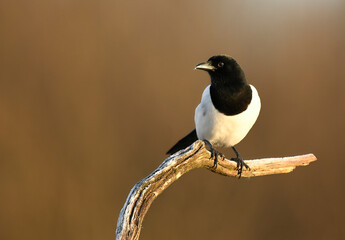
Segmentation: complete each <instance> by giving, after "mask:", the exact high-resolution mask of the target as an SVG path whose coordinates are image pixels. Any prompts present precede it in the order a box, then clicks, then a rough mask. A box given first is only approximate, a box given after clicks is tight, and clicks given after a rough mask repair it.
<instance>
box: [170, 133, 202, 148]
mask: <svg viewBox="0 0 345 240" xmlns="http://www.w3.org/2000/svg"><path fill="white" fill-rule="evenodd" d="M196 140H198V137H197V135H196V130H195V129H194V130H193V131H191V132H190V133H188V135H187V136H185V137H184V138H182V139H181V140H180V141H178V142H177V143H176V144H175V145H174V146H173V147H172V148H170V150H169V151H168V152H167V154H174V153H175V152H177V151H180V150H181V149H185V148H186V147H188V146H189V145H191V144H192V143H193V142H195V141H196Z"/></svg>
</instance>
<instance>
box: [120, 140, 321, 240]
mask: <svg viewBox="0 0 345 240" xmlns="http://www.w3.org/2000/svg"><path fill="white" fill-rule="evenodd" d="M315 160H316V157H315V156H314V154H306V155H300V156H295V157H283V158H264V159H256V160H249V161H248V160H247V161H245V163H246V164H248V166H249V167H250V170H246V169H243V173H242V177H256V176H263V175H270V174H280V173H288V172H291V171H292V170H293V169H295V168H296V167H297V166H306V165H308V164H309V163H311V162H313V161H315ZM236 166H237V163H236V162H234V161H230V160H228V159H224V160H220V161H219V162H218V166H217V168H216V169H215V168H214V167H213V160H210V152H209V151H207V149H206V148H205V144H204V142H203V141H196V142H195V143H194V144H192V145H191V146H190V147H188V148H186V149H185V150H182V151H180V152H177V153H175V154H174V155H171V156H170V157H168V158H167V159H166V160H164V162H163V163H162V164H161V165H160V166H159V167H158V168H157V169H156V170H155V171H154V172H153V173H151V174H150V175H149V176H147V177H145V178H144V179H142V180H141V181H140V182H138V183H137V184H135V185H134V187H133V188H132V190H131V191H130V193H129V195H128V197H127V200H126V202H125V205H124V206H123V208H122V209H121V212H120V216H119V219H118V222H117V228H116V239H117V240H120V239H121V240H124V239H126V240H128V239H130V240H134V239H139V234H140V230H141V226H142V222H143V219H144V216H145V214H146V212H147V211H148V209H149V208H150V206H151V204H152V202H153V200H155V199H156V197H157V196H158V195H159V194H161V193H162V192H163V191H164V190H165V189H166V188H167V187H169V186H170V184H172V183H173V182H174V181H176V180H177V179H178V178H180V177H181V176H182V175H183V174H185V173H187V172H189V171H190V170H192V169H195V168H206V169H208V170H211V171H212V172H215V173H219V174H222V175H225V176H232V177H234V176H237V170H235V168H236Z"/></svg>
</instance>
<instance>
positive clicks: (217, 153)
mask: <svg viewBox="0 0 345 240" xmlns="http://www.w3.org/2000/svg"><path fill="white" fill-rule="evenodd" d="M204 142H205V143H206V145H207V146H208V147H209V148H210V150H209V151H210V152H211V157H210V159H212V158H214V163H213V168H217V166H218V159H219V157H221V158H222V159H223V160H224V154H223V153H220V152H218V151H217V150H215V149H214V148H213V147H212V145H211V143H210V142H209V141H207V140H204Z"/></svg>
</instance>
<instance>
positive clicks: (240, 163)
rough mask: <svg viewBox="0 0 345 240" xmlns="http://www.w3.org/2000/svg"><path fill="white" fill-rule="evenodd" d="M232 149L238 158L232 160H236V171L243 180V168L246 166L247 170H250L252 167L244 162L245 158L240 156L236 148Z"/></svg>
mask: <svg viewBox="0 0 345 240" xmlns="http://www.w3.org/2000/svg"><path fill="white" fill-rule="evenodd" d="M232 149H233V150H234V152H235V153H236V158H231V160H234V161H235V162H237V167H236V170H237V171H238V172H237V173H238V175H239V177H238V178H241V175H242V171H243V166H245V167H246V168H247V169H249V170H250V167H249V166H248V165H247V164H246V163H245V162H244V161H243V158H242V156H241V154H239V153H238V152H237V150H236V148H235V147H234V146H233V147H232Z"/></svg>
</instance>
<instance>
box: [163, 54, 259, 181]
mask: <svg viewBox="0 0 345 240" xmlns="http://www.w3.org/2000/svg"><path fill="white" fill-rule="evenodd" d="M194 69H197V70H204V71H206V72H208V74H209V75H210V78H211V84H210V85H208V86H207V87H206V88H205V90H204V92H203V94H202V97H201V102H200V104H199V105H198V106H197V108H196V109H195V115H194V122H195V129H194V130H193V131H191V132H190V133H189V134H188V135H187V136H185V137H184V138H182V139H181V140H180V141H178V142H177V143H176V144H175V145H174V146H173V147H172V148H171V149H170V150H169V151H168V152H167V154H174V153H175V152H177V151H179V150H181V149H184V148H186V147H188V146H189V145H191V144H192V143H193V142H195V141H196V140H198V139H200V140H203V141H204V142H205V143H206V145H207V146H208V147H209V149H210V152H211V158H214V167H217V163H218V158H219V157H222V158H223V159H224V155H223V154H222V153H220V152H218V151H217V150H215V149H214V147H225V148H227V147H231V148H232V149H233V151H234V152H235V154H236V157H235V158H231V160H233V161H236V162H237V168H236V169H237V171H238V175H239V177H241V174H242V171H243V166H245V167H246V168H248V169H249V166H248V165H247V164H245V163H244V161H243V158H242V156H241V155H240V154H239V152H238V151H237V149H236V148H235V145H236V144H237V143H239V142H240V141H241V140H242V139H243V138H244V137H245V136H246V135H247V133H248V132H249V130H250V129H251V128H252V126H253V125H254V123H255V121H256V119H257V118H258V116H259V113H260V108H261V102H260V97H259V95H258V92H257V90H256V88H255V87H254V86H253V85H250V84H248V83H247V80H246V77H245V75H244V72H243V70H242V68H241V67H240V65H239V64H238V63H237V62H236V60H235V59H234V58H232V57H230V56H228V55H216V56H213V57H211V58H209V59H208V60H207V61H206V62H202V63H199V64H197V65H196V66H195V68H194Z"/></svg>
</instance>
